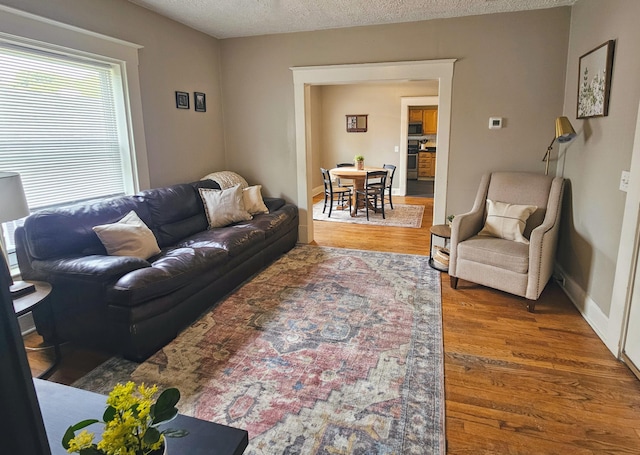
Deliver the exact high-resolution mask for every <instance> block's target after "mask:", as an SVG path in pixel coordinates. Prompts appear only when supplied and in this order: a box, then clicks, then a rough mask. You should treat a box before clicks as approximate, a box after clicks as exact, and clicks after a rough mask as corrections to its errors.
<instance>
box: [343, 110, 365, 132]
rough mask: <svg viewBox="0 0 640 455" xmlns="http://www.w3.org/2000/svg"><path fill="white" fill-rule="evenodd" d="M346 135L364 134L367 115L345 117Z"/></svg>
mask: <svg viewBox="0 0 640 455" xmlns="http://www.w3.org/2000/svg"><path fill="white" fill-rule="evenodd" d="M346 117H347V133H366V132H367V117H368V115H367V114H350V115H347V116H346Z"/></svg>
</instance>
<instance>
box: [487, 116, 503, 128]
mask: <svg viewBox="0 0 640 455" xmlns="http://www.w3.org/2000/svg"><path fill="white" fill-rule="evenodd" d="M500 128H502V117H489V129H490V130H497V129H500Z"/></svg>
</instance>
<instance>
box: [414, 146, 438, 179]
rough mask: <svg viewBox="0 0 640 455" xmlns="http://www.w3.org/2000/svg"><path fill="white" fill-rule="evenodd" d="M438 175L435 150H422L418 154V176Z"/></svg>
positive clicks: (429, 176)
mask: <svg viewBox="0 0 640 455" xmlns="http://www.w3.org/2000/svg"><path fill="white" fill-rule="evenodd" d="M435 176H436V154H435V153H434V152H420V153H419V154H418V178H433V177H435Z"/></svg>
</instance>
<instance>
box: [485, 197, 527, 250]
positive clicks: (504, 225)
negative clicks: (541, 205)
mask: <svg viewBox="0 0 640 455" xmlns="http://www.w3.org/2000/svg"><path fill="white" fill-rule="evenodd" d="M537 209H538V207H536V206H535V205H516V204H509V203H507V202H498V201H492V200H491V199H487V219H486V221H485V223H484V227H483V228H482V230H481V231H480V232H479V233H478V235H490V236H492V237H498V238H501V239H505V240H513V241H514V242H520V243H526V244H529V240H527V239H526V238H525V237H524V236H523V235H522V233H523V232H524V228H525V226H526V225H527V219H529V217H530V216H531V214H532V213H533V212H535V211H536V210H537Z"/></svg>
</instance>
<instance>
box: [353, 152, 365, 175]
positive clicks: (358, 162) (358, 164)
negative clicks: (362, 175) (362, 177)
mask: <svg viewBox="0 0 640 455" xmlns="http://www.w3.org/2000/svg"><path fill="white" fill-rule="evenodd" d="M353 161H355V163H356V169H358V170H359V171H362V170H364V156H362V155H356V156H354V157H353Z"/></svg>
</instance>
